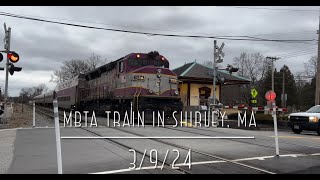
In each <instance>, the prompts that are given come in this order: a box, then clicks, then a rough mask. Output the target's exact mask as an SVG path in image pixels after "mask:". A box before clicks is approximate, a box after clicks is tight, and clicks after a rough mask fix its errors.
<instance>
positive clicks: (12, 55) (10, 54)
mask: <svg viewBox="0 0 320 180" xmlns="http://www.w3.org/2000/svg"><path fill="white" fill-rule="evenodd" d="M4 31H5V36H4V50H2V51H0V62H1V61H2V60H3V59H4V56H3V54H2V53H6V54H7V62H6V83H5V93H4V118H3V119H4V122H3V123H5V122H6V118H7V101H8V73H10V74H11V75H13V74H14V72H15V71H21V70H22V67H15V66H14V63H17V62H18V61H19V60H20V57H19V54H18V53H16V52H14V51H10V39H11V28H10V27H9V28H8V29H7V27H6V23H4ZM0 70H4V68H3V67H0Z"/></svg>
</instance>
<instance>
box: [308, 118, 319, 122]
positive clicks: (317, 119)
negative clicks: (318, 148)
mask: <svg viewBox="0 0 320 180" xmlns="http://www.w3.org/2000/svg"><path fill="white" fill-rule="evenodd" d="M318 121H319V118H318V117H309V122H315V123H316V122H318Z"/></svg>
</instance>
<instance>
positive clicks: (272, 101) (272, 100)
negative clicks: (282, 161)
mask: <svg viewBox="0 0 320 180" xmlns="http://www.w3.org/2000/svg"><path fill="white" fill-rule="evenodd" d="M276 97H277V95H276V93H275V92H274V91H272V90H270V91H268V92H267V93H266V95H265V98H266V99H267V100H268V102H269V103H270V104H271V106H272V117H273V126H274V138H275V145H276V156H277V157H279V140H278V124H277V113H276V107H275V99H276Z"/></svg>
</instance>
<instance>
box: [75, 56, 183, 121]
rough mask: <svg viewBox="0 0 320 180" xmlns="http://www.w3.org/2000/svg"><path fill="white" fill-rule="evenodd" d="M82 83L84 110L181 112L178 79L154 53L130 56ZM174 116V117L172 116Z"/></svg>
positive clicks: (82, 107) (165, 60)
mask: <svg viewBox="0 0 320 180" xmlns="http://www.w3.org/2000/svg"><path fill="white" fill-rule="evenodd" d="M83 77H84V79H83V80H80V82H81V81H82V82H81V83H80V82H79V103H78V105H77V107H79V108H80V109H81V110H95V111H97V110H100V111H101V112H100V113H104V112H105V111H119V112H125V111H128V110H130V107H131V103H132V105H133V109H134V110H136V111H164V112H165V114H168V115H169V114H170V113H171V112H173V111H181V110H182V102H181V99H180V96H179V92H178V79H177V75H176V74H175V73H173V72H172V71H171V70H170V69H169V62H168V60H167V59H166V58H165V57H164V56H162V55H160V54H159V53H158V52H156V51H153V52H150V53H131V54H128V55H126V56H124V57H122V58H120V59H118V60H116V61H113V62H110V63H108V64H106V65H103V66H101V67H99V68H97V69H95V70H93V71H91V72H88V73H86V74H84V75H83ZM170 115H171V114H170Z"/></svg>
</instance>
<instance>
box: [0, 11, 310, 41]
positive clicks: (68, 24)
mask: <svg viewBox="0 0 320 180" xmlns="http://www.w3.org/2000/svg"><path fill="white" fill-rule="evenodd" d="M0 15H2V16H8V17H14V18H21V19H28V20H33V21H41V22H47V23H54V24H60V25H67V26H74V27H81V28H89V29H97V30H107V31H114V32H123V33H132V34H142V35H152V36H167V37H189V38H209V39H224V40H241V41H271V42H284V43H305V42H313V41H315V39H303V40H301V39H295V40H292V39H264V38H257V37H250V36H237V37H236V36H201V35H181V34H164V33H153V32H142V31H131V30H123V29H114V28H103V27H95V26H88V25H81V24H74V23H65V22H59V21H51V20H45V19H39V18H32V17H27V16H21V15H17V14H11V13H6V12H0ZM231 37H234V38H231Z"/></svg>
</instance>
